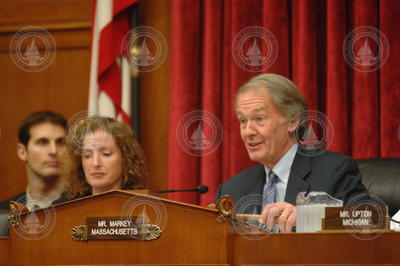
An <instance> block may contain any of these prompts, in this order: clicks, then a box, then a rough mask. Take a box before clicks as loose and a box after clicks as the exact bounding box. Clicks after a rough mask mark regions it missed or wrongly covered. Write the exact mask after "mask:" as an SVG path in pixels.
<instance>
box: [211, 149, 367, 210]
mask: <svg viewBox="0 0 400 266" xmlns="http://www.w3.org/2000/svg"><path fill="white" fill-rule="evenodd" d="M264 184H265V170H264V166H263V165H257V166H253V167H250V168H247V169H245V170H244V171H242V172H240V173H239V174H238V175H236V176H234V177H232V178H231V179H229V180H228V181H226V182H225V183H223V184H221V185H220V187H219V188H218V191H217V194H216V199H217V200H218V199H219V198H220V197H222V196H223V195H226V194H228V195H231V196H232V198H233V199H234V200H235V201H236V202H237V201H238V200H240V199H241V198H242V197H244V196H246V195H249V194H259V195H262V194H263V188H264ZM301 191H325V192H327V193H328V194H329V195H331V196H333V197H335V198H337V199H340V200H343V203H344V204H347V203H348V202H349V200H350V199H352V198H353V197H355V196H358V195H360V196H362V195H364V196H366V195H368V191H367V189H366V188H365V187H364V185H363V184H362V183H361V173H360V171H359V170H358V166H357V164H356V162H355V161H354V160H353V159H352V158H351V157H349V156H346V155H343V154H339V153H335V152H329V151H326V152H324V153H322V154H321V155H318V156H305V155H302V154H301V153H299V152H297V154H296V156H295V158H294V161H293V164H292V168H291V170H290V174H289V180H288V184H287V188H286V195H285V201H286V202H288V203H291V204H293V205H296V196H297V193H299V192H301Z"/></svg>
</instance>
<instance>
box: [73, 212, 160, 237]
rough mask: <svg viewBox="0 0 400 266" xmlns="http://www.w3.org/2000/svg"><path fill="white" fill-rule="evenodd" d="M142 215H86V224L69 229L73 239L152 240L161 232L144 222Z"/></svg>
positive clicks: (157, 227)
mask: <svg viewBox="0 0 400 266" xmlns="http://www.w3.org/2000/svg"><path fill="white" fill-rule="evenodd" d="M144 220H145V219H143V217H140V216H132V217H120V216H116V217H87V218H86V225H79V226H75V227H74V228H73V229H72V231H71V237H72V239H74V240H78V241H79V240H80V241H88V240H154V239H157V238H158V237H159V236H160V234H161V229H160V227H159V226H158V225H155V224H147V223H144Z"/></svg>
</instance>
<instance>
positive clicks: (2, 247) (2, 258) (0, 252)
mask: <svg viewBox="0 0 400 266" xmlns="http://www.w3.org/2000/svg"><path fill="white" fill-rule="evenodd" d="M9 250H10V245H9V241H8V237H0V265H9V262H8V258H9Z"/></svg>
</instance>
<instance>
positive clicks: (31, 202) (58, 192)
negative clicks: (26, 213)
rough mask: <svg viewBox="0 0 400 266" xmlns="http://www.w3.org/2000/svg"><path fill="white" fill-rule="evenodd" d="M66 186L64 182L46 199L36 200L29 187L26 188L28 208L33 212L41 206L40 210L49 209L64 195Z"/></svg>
mask: <svg viewBox="0 0 400 266" xmlns="http://www.w3.org/2000/svg"><path fill="white" fill-rule="evenodd" d="M63 190H64V186H63V184H62V182H60V185H58V187H57V188H55V189H54V190H53V191H51V192H50V193H49V194H48V195H46V197H41V198H40V199H34V198H33V197H32V194H31V192H30V188H29V185H28V186H27V187H26V207H27V208H28V209H29V210H32V209H33V208H34V207H35V206H39V207H40V208H46V207H49V206H50V205H51V204H52V203H53V202H54V201H55V200H57V199H59V198H60V197H61V195H62V193H63Z"/></svg>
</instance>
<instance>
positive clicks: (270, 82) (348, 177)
mask: <svg viewBox="0 0 400 266" xmlns="http://www.w3.org/2000/svg"><path fill="white" fill-rule="evenodd" d="M306 110H307V104H306V102H305V99H304V96H303V95H302V94H301V92H300V91H299V89H298V88H297V87H296V85H295V84H294V83H293V82H291V81H290V80H289V79H287V78H285V77H283V76H280V75H276V74H262V75H259V76H256V77H254V78H252V79H251V80H250V81H248V82H247V83H246V84H244V85H243V86H242V87H241V88H240V89H239V91H238V93H237V95H236V100H235V111H236V115H237V118H238V120H239V124H240V134H241V138H242V140H243V142H244V144H245V146H246V149H247V152H248V154H249V157H250V159H251V160H253V161H256V162H258V163H260V164H261V165H257V166H254V167H251V168H248V169H245V170H244V171H242V172H241V173H239V174H238V175H236V176H234V177H233V178H231V179H230V180H228V181H226V182H225V183H223V184H222V185H221V186H220V187H219V189H218V191H217V195H216V198H217V199H219V198H220V197H222V196H223V195H226V194H229V195H231V196H232V197H233V199H234V200H235V201H236V202H237V201H239V200H240V199H242V198H243V197H245V196H246V195H251V194H258V195H263V206H262V210H260V212H261V215H260V219H259V222H260V223H262V224H266V225H267V226H268V228H270V229H272V228H273V225H274V223H278V224H279V229H280V231H281V232H291V231H292V229H293V227H294V226H295V225H296V207H295V204H296V196H297V194H298V192H302V191H306V192H307V191H324V192H327V193H328V194H330V195H331V196H333V197H335V198H338V199H340V200H343V201H344V203H345V204H346V203H348V202H349V200H350V199H352V198H353V197H355V196H359V195H366V194H368V192H367V190H366V188H365V187H364V186H363V185H362V183H361V174H360V172H359V170H358V167H357V164H356V163H355V161H354V160H353V159H351V158H350V157H348V156H345V155H342V154H338V153H333V152H328V151H324V152H322V153H318V154H314V153H309V152H308V151H307V150H304V149H303V148H302V147H301V145H299V144H298V142H297V139H298V138H296V135H295V134H300V135H302V133H303V132H304V131H305V127H306V124H305V123H302V120H303V118H304V117H302V116H303V114H305V112H306Z"/></svg>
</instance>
